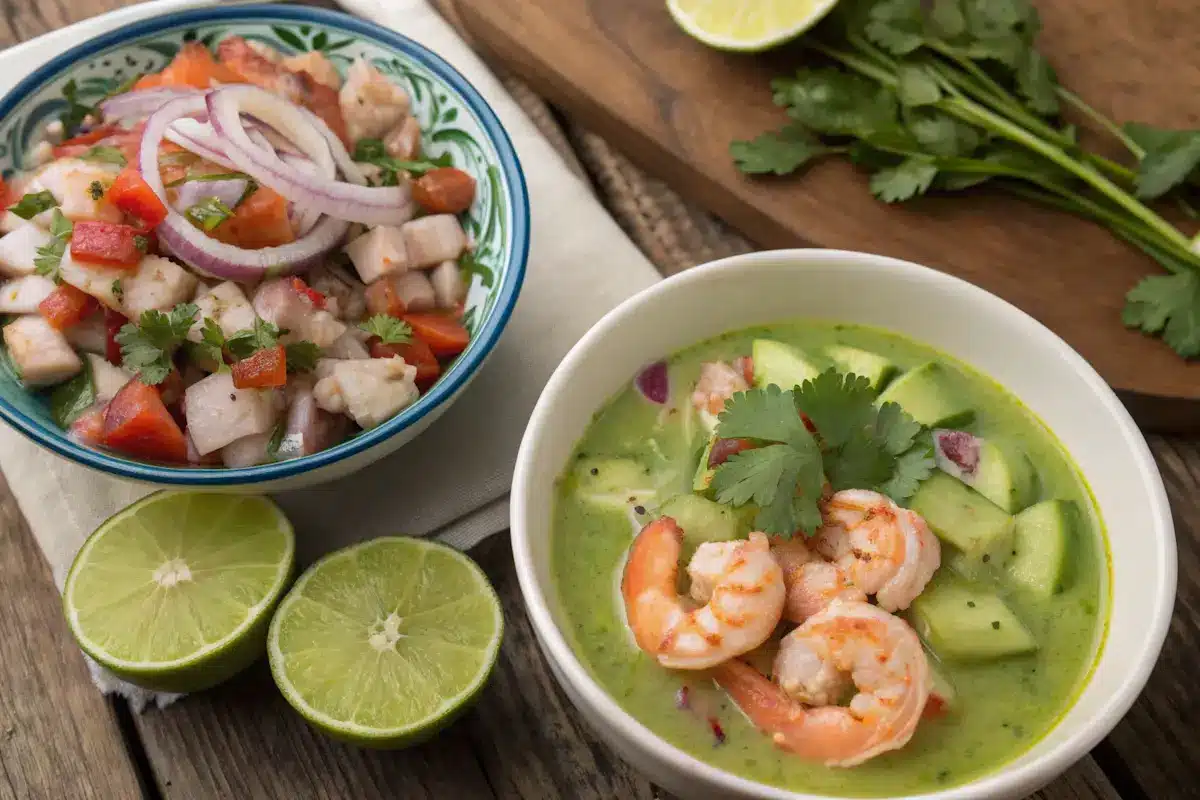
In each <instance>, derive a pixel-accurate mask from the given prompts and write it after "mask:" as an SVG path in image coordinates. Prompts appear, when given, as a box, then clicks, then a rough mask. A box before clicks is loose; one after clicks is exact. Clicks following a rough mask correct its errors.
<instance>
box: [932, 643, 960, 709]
mask: <svg viewBox="0 0 1200 800" xmlns="http://www.w3.org/2000/svg"><path fill="white" fill-rule="evenodd" d="M926 653H928V651H926ZM926 660H927V661H928V662H929V676H930V677H931V678H932V679H933V688H932V689H931V690H930V692H929V702H930V703H932V702H934V699H935V698H936V700H937V702H938V703H939V704H940V707H939V708H937V709H935V712H937V713H941V712H951V711H957V710H958V690H957V689H955V688H954V684H953V683H951V682H950V679H949V678H948V677H946V672H945V668H944V667H943V666H942V665H941V664H940V663H939V662H938V660H937V658H936V657H934V656H930V657H929V658H928V659H926Z"/></svg>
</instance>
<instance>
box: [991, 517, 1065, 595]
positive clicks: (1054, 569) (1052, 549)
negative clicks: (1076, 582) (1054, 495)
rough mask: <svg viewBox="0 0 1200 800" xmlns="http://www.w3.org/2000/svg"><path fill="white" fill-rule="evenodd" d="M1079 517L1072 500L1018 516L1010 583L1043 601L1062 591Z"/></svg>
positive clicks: (1009, 570) (1014, 524)
mask: <svg viewBox="0 0 1200 800" xmlns="http://www.w3.org/2000/svg"><path fill="white" fill-rule="evenodd" d="M1078 515H1079V510H1078V509H1077V508H1076V507H1075V504H1074V503H1072V502H1071V501H1070V500H1046V501H1044V502H1041V503H1038V504H1036V505H1032V506H1030V507H1029V508H1027V509H1025V510H1024V511H1022V512H1021V513H1020V514H1017V516H1016V517H1014V518H1013V543H1012V558H1011V559H1010V560H1009V562H1008V578H1009V580H1011V581H1012V582H1013V583H1015V584H1017V585H1018V586H1023V587H1024V588H1026V589H1028V590H1029V591H1031V592H1033V593H1035V594H1037V595H1039V596H1041V597H1049V596H1050V595H1052V594H1054V593H1056V592H1058V591H1061V590H1062V588H1063V584H1064V582H1065V578H1066V574H1065V573H1066V565H1067V563H1068V560H1067V555H1068V553H1069V551H1070V549H1071V540H1072V538H1073V537H1074V535H1075V530H1076V520H1077V519H1078Z"/></svg>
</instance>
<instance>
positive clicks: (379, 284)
mask: <svg viewBox="0 0 1200 800" xmlns="http://www.w3.org/2000/svg"><path fill="white" fill-rule="evenodd" d="M363 297H364V299H365V300H366V301H367V311H370V312H371V313H372V314H387V315H388V316H389V317H396V318H397V319H398V318H400V317H402V316H404V312H405V311H407V310H408V308H407V307H406V306H405V304H404V300H403V299H401V297H400V295H399V294H398V293H397V292H396V285H395V284H394V283H393V282H392V281H391V279H390V278H388V277H386V276H385V277H383V278H380V279H379V280H377V281H375V282H374V283H372V284H371V285H370V286H368V287H367V290H366V292H364V293H363Z"/></svg>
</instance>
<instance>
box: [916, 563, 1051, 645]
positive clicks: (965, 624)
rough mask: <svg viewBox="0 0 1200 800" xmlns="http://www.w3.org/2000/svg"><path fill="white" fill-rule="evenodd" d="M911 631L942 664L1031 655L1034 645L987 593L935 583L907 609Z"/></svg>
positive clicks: (1002, 605)
mask: <svg viewBox="0 0 1200 800" xmlns="http://www.w3.org/2000/svg"><path fill="white" fill-rule="evenodd" d="M911 613H912V618H913V627H915V628H916V630H917V633H918V634H920V635H921V638H923V639H924V640H925V641H927V642H928V643H929V646H930V647H931V648H933V651H934V652H935V653H937V655H938V656H939V657H941V658H944V659H954V660H958V661H984V660H988V659H993V658H1003V657H1005V656H1015V655H1021V654H1023V653H1032V652H1033V651H1034V650H1037V641H1036V640H1035V639H1034V638H1033V634H1031V633H1030V632H1029V629H1028V628H1026V627H1025V625H1024V624H1023V623H1022V622H1021V620H1019V619H1018V618H1017V616H1016V615H1015V614H1014V613H1013V612H1012V610H1010V609H1009V607H1008V606H1007V605H1005V603H1004V601H1003V600H1001V599H1000V597H999V596H998V595H996V594H993V593H992V592H989V591H986V590H980V589H976V588H968V587H966V586H963V585H961V584H957V583H954V582H946V583H941V582H939V583H935V584H932V585H930V586H929V587H927V588H926V589H925V591H924V592H922V593H921V594H920V595H919V596H918V597H917V599H916V600H914V601H913V604H912V610H911Z"/></svg>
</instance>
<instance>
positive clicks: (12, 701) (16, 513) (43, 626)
mask: <svg viewBox="0 0 1200 800" xmlns="http://www.w3.org/2000/svg"><path fill="white" fill-rule="evenodd" d="M0 587H3V590H4V598H3V602H2V603H0V798H14V800H23V798H31V797H55V796H57V797H70V798H76V797H78V798H96V800H107V799H108V798H126V797H136V796H138V795H139V794H140V790H139V788H138V777H137V772H136V770H135V768H134V765H133V763H132V762H131V761H130V759H129V756H128V755H127V753H126V750H125V744H124V742H123V741H122V737H121V732H120V730H119V728H118V726H117V721H116V718H115V716H114V714H113V711H112V708H111V707H110V706H109V703H108V701H107V700H105V699H104V697H102V696H101V695H100V693H99V692H98V691H96V687H95V686H93V685H92V682H91V679H90V678H89V677H88V672H87V666H86V665H85V664H84V660H83V656H82V654H80V652H79V649H78V648H77V647H75V644H74V642H73V641H72V639H71V635H70V633H68V631H67V624H66V621H65V620H64V619H63V615H62V604H61V600H60V599H59V596H58V590H57V589H56V588H55V587H54V582H53V580H51V577H50V570H49V568H48V567H47V566H46V562H45V560H44V559H43V558H42V554H41V552H40V551H39V550H38V547H37V543H36V542H35V541H34V539H33V535H32V534H31V533H30V532H29V528H28V527H27V526H26V524H25V520H24V519H23V518H22V516H21V512H20V510H19V509H18V508H17V502H16V500H14V499H13V496H12V493H11V492H10V491H9V489H8V483H7V482H6V481H5V480H4V478H3V477H0Z"/></svg>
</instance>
